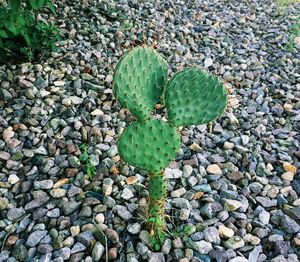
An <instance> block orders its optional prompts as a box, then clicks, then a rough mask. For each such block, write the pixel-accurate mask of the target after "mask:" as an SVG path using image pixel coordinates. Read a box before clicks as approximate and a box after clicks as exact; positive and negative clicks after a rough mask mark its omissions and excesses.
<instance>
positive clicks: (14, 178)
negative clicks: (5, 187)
mask: <svg viewBox="0 0 300 262" xmlns="http://www.w3.org/2000/svg"><path fill="white" fill-rule="evenodd" d="M7 181H8V183H10V184H11V185H14V184H16V183H18V182H19V181H20V178H19V177H18V176H17V175H9V177H8V179H7Z"/></svg>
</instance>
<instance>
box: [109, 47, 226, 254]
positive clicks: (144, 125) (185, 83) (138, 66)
mask: <svg viewBox="0 0 300 262" xmlns="http://www.w3.org/2000/svg"><path fill="white" fill-rule="evenodd" d="M167 71H168V66H167V64H166V62H165V61H164V59H163V58H162V57H160V55H159V54H158V53H156V51H154V50H153V49H152V48H148V47H136V48H133V49H132V50H131V51H129V52H127V53H126V54H125V55H124V56H123V58H122V59H121V60H120V61H119V63H118V64H117V66H116V71H115V74H114V94H115V96H116V98H117V99H118V101H119V102H120V104H121V105H122V106H124V107H126V108H127V109H128V110H129V111H130V112H131V113H132V114H133V115H135V116H136V117H137V121H135V122H133V123H131V124H130V125H129V127H128V128H127V129H126V130H125V131H124V133H123V134H122V136H121V137H120V139H119V142H118V149H119V154H120V156H121V158H122V159H123V160H124V161H126V162H127V163H129V164H131V165H133V166H136V167H138V168H141V169H144V170H146V171H148V172H149V179H148V191H149V212H148V219H147V223H148V226H149V229H150V233H151V235H152V236H153V240H154V242H153V247H154V248H155V249H159V248H160V246H161V244H162V243H163V241H164V233H163V232H164V231H163V230H164V226H165V220H164V201H165V198H166V196H167V184H166V180H165V177H164V171H163V170H164V168H166V167H167V166H168V164H169V162H170V161H171V160H172V159H174V158H175V157H176V155H177V153H178V151H179V148H180V137H179V134H178V132H177V129H176V127H179V126H183V125H198V124H203V123H208V122H210V121H212V120H214V119H215V118H217V117H218V116H219V115H221V114H222V113H223V111H224V110H225V108H226V104H227V93H226V89H225V88H224V86H223V85H222V82H221V81H220V80H219V79H218V78H217V77H214V76H211V75H209V74H207V73H205V72H204V71H201V70H200V69H199V68H186V69H183V70H182V71H180V72H178V73H176V74H174V76H173V77H172V78H171V79H170V80H169V82H168V83H167ZM160 101H165V103H166V108H167V112H168V120H169V121H168V122H165V121H162V120H157V119H156V120H155V119H151V111H152V110H153V109H154V106H155V104H157V103H158V102H160Z"/></svg>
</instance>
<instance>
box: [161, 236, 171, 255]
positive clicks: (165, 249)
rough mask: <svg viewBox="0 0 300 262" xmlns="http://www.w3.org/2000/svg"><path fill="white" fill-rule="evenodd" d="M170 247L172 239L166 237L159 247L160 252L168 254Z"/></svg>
mask: <svg viewBox="0 0 300 262" xmlns="http://www.w3.org/2000/svg"><path fill="white" fill-rule="evenodd" d="M171 248H172V241H171V239H169V238H167V239H166V240H165V242H164V244H163V246H162V247H161V252H162V253H163V254H165V255H167V254H169V253H170V251H171Z"/></svg>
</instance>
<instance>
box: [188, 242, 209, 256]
mask: <svg viewBox="0 0 300 262" xmlns="http://www.w3.org/2000/svg"><path fill="white" fill-rule="evenodd" d="M193 248H194V249H195V250H196V251H197V252H199V253H200V254H208V253H209V252H210V251H211V250H212V249H213V246H212V244H211V243H209V242H207V241H205V240H200V241H197V242H194V244H193Z"/></svg>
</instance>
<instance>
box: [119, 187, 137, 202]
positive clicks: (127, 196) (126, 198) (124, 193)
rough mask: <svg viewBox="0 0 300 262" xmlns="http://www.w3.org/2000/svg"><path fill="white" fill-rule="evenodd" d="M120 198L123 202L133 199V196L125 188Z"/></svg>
mask: <svg viewBox="0 0 300 262" xmlns="http://www.w3.org/2000/svg"><path fill="white" fill-rule="evenodd" d="M121 197H122V198H123V199H125V200H129V199H130V198H133V197H134V195H133V193H132V191H131V190H130V189H129V188H127V187H125V188H124V189H123V191H122V194H121Z"/></svg>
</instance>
